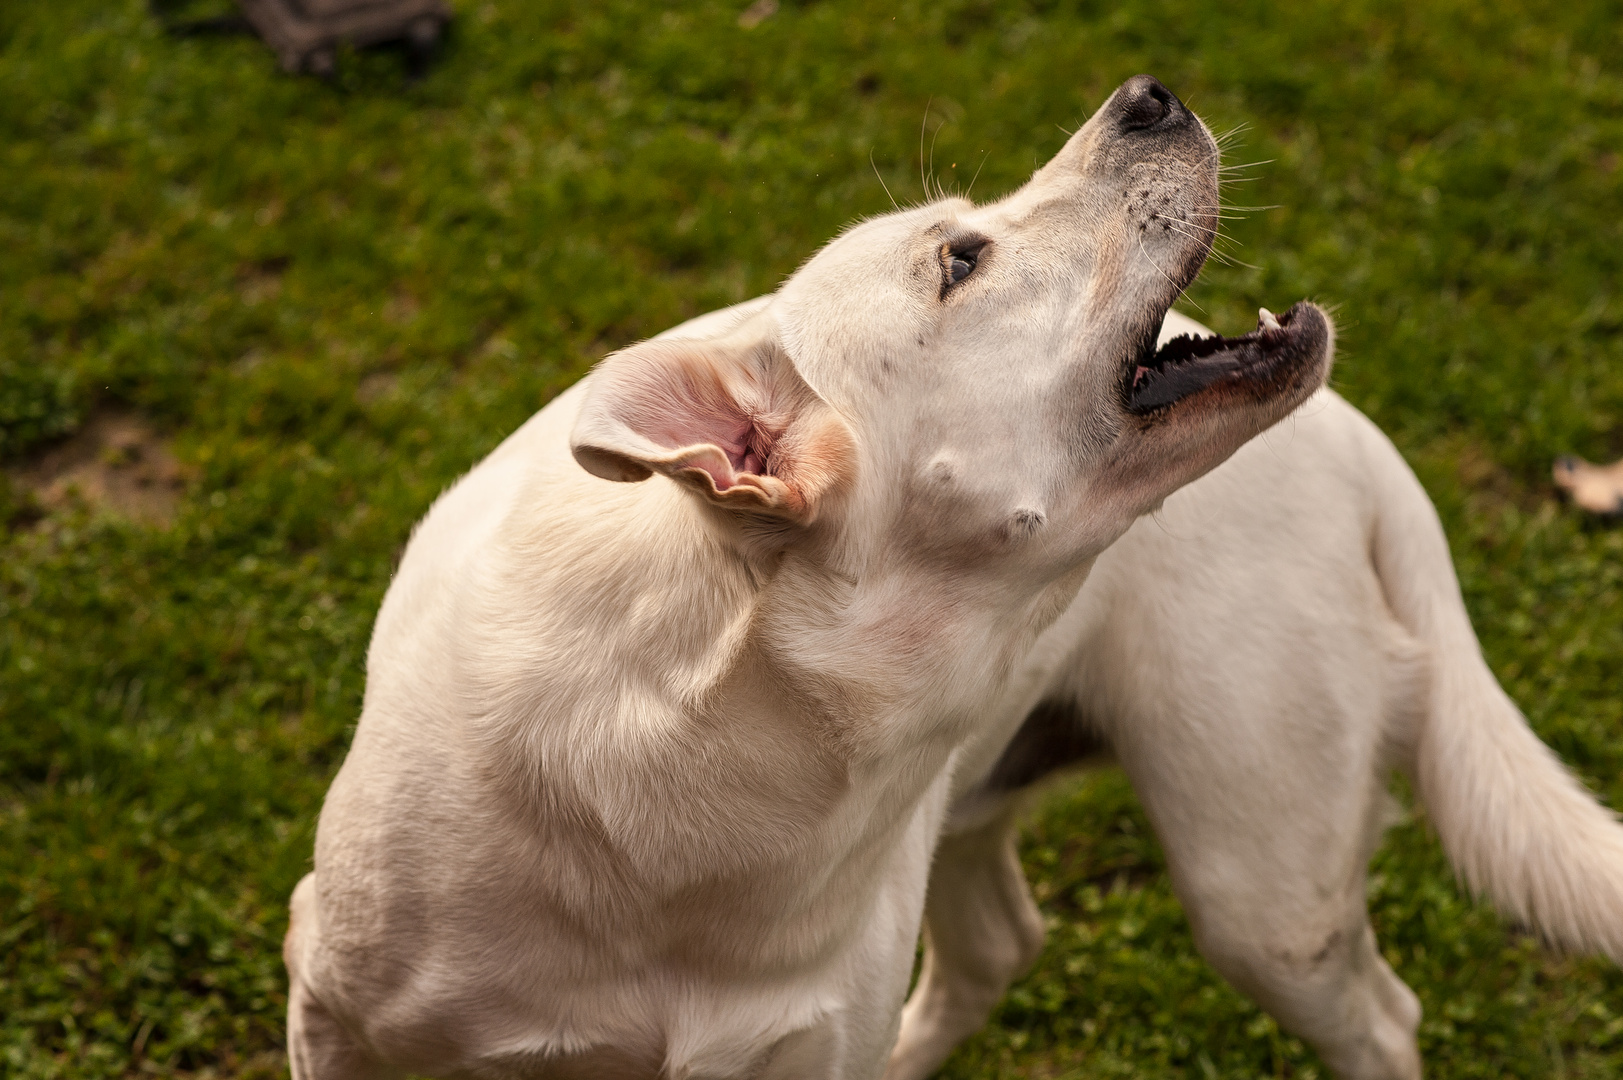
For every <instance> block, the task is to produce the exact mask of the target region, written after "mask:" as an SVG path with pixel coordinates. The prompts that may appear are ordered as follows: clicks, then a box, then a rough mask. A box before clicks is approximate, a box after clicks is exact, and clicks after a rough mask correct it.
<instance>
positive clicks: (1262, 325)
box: [1257, 308, 1280, 330]
mask: <svg viewBox="0 0 1623 1080" xmlns="http://www.w3.org/2000/svg"><path fill="white" fill-rule="evenodd" d="M1279 328H1280V326H1279V320H1278V319H1276V318H1274V313H1273V312H1271V311H1269V310H1268V309H1267V308H1258V309H1257V329H1258V330H1278V329H1279Z"/></svg>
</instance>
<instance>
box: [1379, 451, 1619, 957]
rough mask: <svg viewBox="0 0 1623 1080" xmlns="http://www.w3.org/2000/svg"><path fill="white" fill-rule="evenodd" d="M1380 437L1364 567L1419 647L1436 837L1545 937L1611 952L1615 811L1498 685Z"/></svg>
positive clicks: (1420, 769)
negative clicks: (1376, 493)
mask: <svg viewBox="0 0 1623 1080" xmlns="http://www.w3.org/2000/svg"><path fill="white" fill-rule="evenodd" d="M1380 441H1381V443H1382V444H1383V447H1382V450H1383V451H1384V452H1383V453H1381V454H1379V455H1378V456H1379V457H1381V458H1383V459H1385V460H1384V463H1382V464H1379V465H1378V466H1377V468H1376V472H1377V474H1378V475H1379V478H1380V480H1381V488H1382V491H1381V497H1380V500H1379V509H1378V520H1377V523H1376V527H1375V536H1374V544H1373V553H1374V558H1375V569H1376V573H1377V574H1378V575H1379V577H1380V580H1381V584H1382V587H1383V588H1384V589H1385V592H1386V597H1387V602H1388V603H1389V604H1390V605H1391V607H1392V610H1393V613H1394V614H1395V615H1396V616H1397V618H1398V620H1399V621H1400V622H1401V623H1403V624H1404V626H1405V627H1406V628H1407V629H1408V630H1409V632H1410V633H1412V634H1413V635H1415V637H1417V638H1419V639H1420V641H1421V642H1422V643H1423V644H1424V646H1425V648H1426V650H1427V652H1428V653H1429V654H1430V660H1431V669H1432V670H1431V681H1430V688H1429V700H1428V701H1427V702H1426V704H1425V707H1424V708H1423V709H1422V710H1421V716H1422V718H1421V719H1420V721H1419V729H1418V731H1416V732H1414V736H1415V742H1414V745H1413V751H1414V758H1413V762H1414V777H1415V782H1416V785H1417V786H1418V788H1419V790H1420V797H1421V799H1422V800H1423V801H1424V802H1425V804H1426V808H1427V812H1428V814H1429V816H1430V818H1431V821H1432V823H1433V825H1434V827H1435V828H1436V830H1437V833H1438V836H1439V837H1440V838H1441V840H1442V843H1443V849H1444V850H1445V851H1446V852H1447V853H1448V857H1449V859H1450V860H1451V861H1452V862H1453V864H1454V867H1455V869H1456V870H1457V871H1458V873H1459V874H1460V876H1461V877H1462V878H1463V879H1464V880H1465V883H1466V884H1467V886H1469V887H1470V888H1471V889H1473V890H1475V891H1476V892H1478V893H1481V894H1486V895H1487V896H1488V898H1489V899H1491V900H1492V901H1493V903H1494V905H1495V906H1496V907H1498V908H1499V909H1500V910H1501V911H1503V912H1504V913H1505V914H1507V915H1510V916H1513V917H1515V918H1517V919H1519V920H1521V921H1522V922H1523V923H1524V924H1526V925H1527V926H1529V927H1532V928H1534V929H1536V930H1537V931H1539V932H1540V933H1542V934H1543V935H1544V937H1545V938H1546V939H1547V940H1548V941H1549V942H1550V943H1551V944H1553V945H1557V946H1560V947H1564V948H1567V949H1571V950H1577V951H1582V952H1602V953H1605V954H1606V955H1607V956H1610V957H1611V958H1612V959H1613V960H1616V961H1618V962H1619V963H1623V825H1620V824H1619V822H1618V820H1617V818H1616V816H1615V815H1613V814H1612V813H1611V812H1610V811H1608V810H1607V809H1606V808H1605V807H1603V806H1601V805H1600V804H1599V803H1597V802H1596V801H1595V799H1594V797H1593V796H1591V795H1590V793H1589V792H1588V791H1586V790H1585V789H1584V787H1583V786H1582V785H1581V784H1580V783H1579V782H1578V781H1577V780H1576V779H1575V778H1574V777H1573V776H1572V774H1571V773H1569V772H1568V771H1567V769H1566V767H1565V766H1563V765H1562V764H1561V762H1560V760H1558V759H1557V758H1556V756H1555V754H1554V753H1552V752H1551V751H1550V749H1549V747H1547V746H1545V745H1544V744H1543V743H1542V742H1540V741H1539V740H1538V737H1537V736H1536V735H1534V734H1533V732H1532V731H1531V729H1529V728H1528V726H1527V722H1526V720H1525V719H1523V717H1522V714H1521V711H1520V710H1519V709H1517V708H1516V705H1515V703H1514V702H1512V701H1511V700H1510V698H1509V696H1508V695H1506V693H1505V692H1504V690H1502V689H1500V686H1499V683H1498V681H1497V680H1496V679H1494V677H1493V673H1492V672H1491V671H1489V670H1488V665H1487V663H1486V662H1485V661H1484V660H1483V658H1482V651H1481V647H1480V646H1479V645H1478V644H1477V639H1476V634H1475V633H1474V632H1473V631H1472V629H1471V623H1470V620H1469V618H1468V617H1467V616H1466V613H1465V604H1464V601H1463V599H1462V597H1461V596H1460V587H1459V582H1458V580H1457V579H1456V578H1455V576H1454V564H1453V561H1452V560H1451V559H1450V558H1449V552H1448V542H1447V540H1446V539H1445V538H1444V536H1443V529H1442V524H1441V522H1440V521H1439V520H1438V518H1437V512H1436V510H1434V509H1433V508H1432V505H1431V500H1430V499H1428V498H1427V497H1426V493H1425V490H1424V489H1423V488H1421V486H1420V482H1419V481H1418V480H1417V479H1416V478H1415V476H1414V474H1413V473H1412V472H1410V471H1409V468H1408V466H1407V465H1406V464H1404V462H1403V460H1402V459H1401V458H1400V457H1399V456H1398V454H1397V451H1396V450H1395V449H1394V448H1392V446H1391V444H1390V443H1387V442H1386V440H1385V438H1384V437H1380ZM1372 464H1373V463H1372Z"/></svg>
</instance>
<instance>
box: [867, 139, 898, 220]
mask: <svg viewBox="0 0 1623 1080" xmlns="http://www.w3.org/2000/svg"><path fill="white" fill-rule="evenodd" d="M868 164H869V165H870V166H872V167H873V174H874V175H875V176H877V177H879V186H880V187H882V188H884V189H885V198H887V199H889V200H890V205H891V209H893V210H900V209H901V206H899V205H898V204H897V202H896V196H894V195H892V194H891V193H890V185H889V184H887V183H885V178H884V177H883V176H880V174H879V166H878V165H875V164H874V159H873V151H872V150H869V151H868Z"/></svg>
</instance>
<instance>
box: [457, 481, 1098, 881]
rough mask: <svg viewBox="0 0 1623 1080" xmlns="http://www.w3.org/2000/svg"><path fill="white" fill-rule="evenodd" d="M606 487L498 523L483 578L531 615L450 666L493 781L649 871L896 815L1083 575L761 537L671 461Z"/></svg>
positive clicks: (757, 851)
mask: <svg viewBox="0 0 1623 1080" xmlns="http://www.w3.org/2000/svg"><path fill="white" fill-rule="evenodd" d="M614 495H615V498H614V500H613V502H612V503H611V504H609V505H604V504H603V503H601V502H599V503H598V504H596V505H594V506H593V507H591V510H590V512H591V514H592V515H593V517H592V520H591V521H590V522H584V521H583V520H570V519H568V518H565V519H563V520H562V521H560V516H559V514H558V513H557V506H556V504H554V507H553V512H552V513H549V514H548V515H546V516H544V517H543V516H538V517H537V518H536V519H535V522H534V527H533V529H532V530H531V531H528V532H525V531H519V532H517V533H514V534H512V535H510V536H509V538H508V540H507V542H506V544H505V545H504V546H505V548H506V558H505V559H504V560H502V561H503V562H504V563H505V564H506V565H505V566H504V567H501V568H498V570H497V572H496V573H495V574H493V575H492V576H490V577H489V579H488V580H487V581H486V582H485V583H484V585H483V590H484V591H485V592H486V594H487V595H488V597H489V598H490V600H491V606H492V608H493V610H496V609H499V610H503V611H506V612H508V613H511V612H513V611H515V610H521V611H522V610H527V611H529V612H531V613H532V617H529V618H527V619H524V620H522V621H521V622H520V623H519V626H520V627H522V634H520V635H515V633H514V631H515V629H516V627H515V623H514V621H513V619H512V617H511V614H509V616H508V617H507V618H506V619H502V620H477V621H478V622H479V624H480V625H487V626H492V627H493V628H497V629H496V630H495V632H494V633H493V634H492V636H491V638H490V639H489V640H487V641H482V642H472V643H469V646H468V648H467V650H466V652H465V658H466V662H467V665H468V667H469V672H468V674H469V677H468V678H467V679H466V680H465V686H466V691H467V693H468V695H469V696H470V697H471V698H477V699H479V700H480V701H481V703H482V704H481V707H480V708H479V709H478V710H477V712H478V715H479V717H480V719H479V721H478V727H479V737H478V739H477V746H478V748H479V753H480V755H481V757H482V758H483V759H484V760H485V762H486V767H487V768H488V769H489V770H490V771H491V772H494V773H496V774H498V775H499V777H501V779H502V784H501V787H502V788H503V789H504V790H507V791H509V792H510V793H512V794H513V795H514V796H515V797H518V798H521V799H522V800H523V801H524V802H526V803H529V804H531V805H537V806H539V808H540V810H541V811H542V813H541V817H542V818H545V819H548V820H555V821H556V820H569V821H581V822H585V821H590V822H592V823H593V824H592V826H591V828H590V829H585V830H580V831H578V833H577V839H578V840H579V841H580V842H581V843H583V844H589V846H591V847H592V849H593V852H594V854H593V856H592V857H593V858H594V859H599V858H616V859H617V860H619V861H621V862H622V866H621V869H620V872H619V873H615V874H612V875H607V876H605V877H604V878H603V880H622V881H623V880H624V877H623V875H624V874H626V873H632V874H635V875H637V876H639V877H642V878H643V879H645V881H646V882H647V883H648V884H649V885H650V886H652V887H653V888H655V889H656V890H681V889H687V888H692V887H695V886H696V885H697V884H698V881H699V879H700V878H706V877H717V876H723V877H725V876H731V875H735V874H747V873H751V872H755V871H756V870H758V869H759V868H760V867H762V866H765V865H767V864H770V863H774V862H782V861H783V860H784V859H785V858H789V857H792V856H793V855H794V853H797V852H799V853H805V852H807V851H808V849H809V848H813V847H817V846H819V845H824V844H826V843H828V842H829V841H830V834H831V833H838V834H843V840H842V841H841V842H842V843H847V844H849V843H857V844H859V845H860V843H862V842H864V841H863V836H865V835H867V834H874V835H873V836H872V837H870V839H873V840H878V839H879V837H878V836H877V833H878V832H880V831H883V829H884V828H890V829H891V830H892V831H894V829H895V828H896V827H898V826H897V824H896V823H901V822H905V821H906V820H907V819H908V817H909V808H910V805H911V804H914V803H916V802H917V800H918V799H919V798H920V797H922V794H923V792H924V791H925V789H926V788H927V787H928V786H929V785H930V784H931V783H932V781H933V780H934V779H935V778H937V777H938V776H939V775H940V774H941V772H942V770H943V769H944V768H945V767H946V766H947V763H948V760H949V757H950V755H951V754H952V752H953V750H954V749H955V748H956V747H957V746H958V745H959V744H960V743H961V742H962V741H963V740H964V739H965V738H966V736H967V735H968V734H969V733H970V731H971V730H972V726H973V724H974V723H975V721H976V720H977V718H978V715H979V711H980V709H981V707H982V705H983V703H984V702H985V700H986V699H987V697H988V696H989V695H990V694H992V693H995V692H996V690H997V689H998V688H999V687H1001V686H1002V685H1003V684H1004V683H1005V681H1006V678H1007V674H1008V671H1009V669H1010V667H1011V666H1012V664H1013V663H1014V662H1015V661H1016V660H1017V658H1018V656H1019V655H1020V654H1021V652H1022V650H1023V645H1022V642H1024V643H1028V644H1029V642H1030V641H1032V640H1034V639H1035V637H1036V635H1037V634H1038V633H1039V632H1040V631H1041V629H1042V628H1043V626H1045V625H1046V622H1047V621H1048V620H1051V619H1052V618H1053V617H1054V616H1055V615H1057V614H1058V612H1059V611H1060V610H1062V609H1063V608H1064V606H1065V604H1066V603H1068V602H1069V600H1070V598H1071V597H1072V596H1074V595H1075V592H1076V590H1077V589H1078V588H1080V585H1081V581H1082V578H1083V576H1085V569H1084V570H1081V571H1079V572H1078V573H1077V574H1075V575H1073V579H1068V580H1066V581H1063V582H1058V583H1055V585H1054V586H1052V587H1050V588H1049V589H1048V590H1046V591H1045V593H1044V595H1042V596H1038V597H1035V598H1028V601H1027V602H1026V603H1024V604H1023V605H1017V604H1012V603H1010V602H1009V599H1008V597H1007V596H1003V595H994V594H996V593H998V591H999V590H998V584H999V583H995V582H986V581H976V580H975V579H974V578H973V577H972V576H971V575H966V574H959V575H957V576H956V577H951V576H948V575H945V574H933V573H931V572H930V571H929V570H927V569H920V568H919V567H917V566H914V565H912V564H910V563H909V562H908V561H907V560H906V559H902V558H869V559H868V560H867V562H866V564H865V565H855V566H854V565H853V561H852V558H851V555H850V546H849V545H846V546H841V545H838V544H833V543H828V544H820V545H815V544H814V545H804V546H791V547H788V548H786V549H782V550H780V551H778V552H776V553H771V554H770V556H769V557H768V556H764V555H763V552H762V550H761V548H760V546H759V545H751V544H749V543H730V542H729V537H728V535H727V534H726V533H725V532H723V531H721V530H718V529H717V528H716V527H715V522H714V520H713V519H711V518H710V517H708V516H707V512H706V511H704V510H702V509H701V508H699V507H697V506H696V505H694V503H693V501H692V499H691V497H690V496H688V495H687V494H686V493H684V492H682V491H680V490H679V489H678V488H677V486H676V485H675V484H674V483H671V482H668V481H664V480H656V481H655V482H651V483H646V484H640V485H636V486H630V485H627V486H623V487H618V488H616V489H614ZM649 523H657V525H655V526H650V524H649ZM587 529H589V530H591V531H594V532H599V531H600V532H604V533H612V534H613V535H614V537H615V542H614V543H613V544H612V545H611V544H583V543H581V542H580V540H579V539H578V535H579V533H580V531H581V530H587ZM571 533H574V534H575V536H573V537H570V534H571ZM565 537H570V538H569V539H565ZM565 543H567V544H568V545H569V547H570V549H571V555H570V558H569V559H568V560H559V559H558V558H556V555H555V552H556V550H557V548H558V546H559V545H560V544H565ZM538 568H539V570H538ZM549 568H551V569H549ZM520 598H522V600H521V602H519V603H515V600H518V599H520ZM520 640H521V641H522V644H515V642H516V641H520ZM543 658H544V662H541V661H542V659H543ZM876 822H880V823H889V824H887V825H885V826H883V827H881V826H880V825H877V824H874V823H876ZM850 830H855V831H856V834H858V835H850ZM552 831H555V830H552ZM560 838H561V837H560ZM824 854H825V855H826V854H827V853H824ZM813 862H815V860H814V861H813ZM808 865H811V863H809V864H808Z"/></svg>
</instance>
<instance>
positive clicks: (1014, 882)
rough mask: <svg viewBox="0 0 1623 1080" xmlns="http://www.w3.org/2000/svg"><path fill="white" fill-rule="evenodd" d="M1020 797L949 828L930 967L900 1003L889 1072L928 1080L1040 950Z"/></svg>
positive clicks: (932, 892) (892, 1076)
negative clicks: (985, 817)
mask: <svg viewBox="0 0 1623 1080" xmlns="http://www.w3.org/2000/svg"><path fill="white" fill-rule="evenodd" d="M1015 811H1016V806H1015V800H1014V799H1012V798H1011V799H1010V801H1009V804H1008V805H1007V806H1006V807H1005V808H1004V809H1003V811H1002V812H1001V813H998V814H997V815H995V816H994V817H993V818H992V820H991V821H990V822H989V823H988V824H985V825H981V826H978V827H976V828H974V829H970V830H967V831H964V832H959V833H955V834H950V835H947V836H944V837H942V839H941V843H940V846H939V847H938V848H937V849H936V854H935V862H934V863H933V865H932V867H931V870H930V886H929V893H928V895H927V897H926V899H925V907H924V920H925V953H924V970H923V972H922V974H921V975H920V976H919V984H918V987H917V988H916V989H915V990H914V991H913V996H912V997H911V998H909V999H908V1002H907V1006H906V1008H905V1009H903V1011H902V1030H901V1034H900V1035H899V1036H898V1038H897V1040H896V1048H895V1049H894V1050H893V1051H892V1052H891V1056H890V1064H889V1066H888V1067H887V1068H886V1070H885V1076H884V1080H923V1078H924V1077H927V1076H929V1075H930V1074H931V1073H933V1072H935V1070H936V1069H937V1068H938V1067H939V1066H940V1065H941V1063H942V1062H943V1061H945V1060H946V1059H947V1055H948V1054H950V1053H951V1052H952V1049H953V1047H955V1046H957V1045H958V1043H959V1042H960V1041H962V1040H963V1039H964V1038H965V1037H966V1036H969V1035H972V1034H974V1033H975V1032H976V1031H978V1030H979V1029H980V1027H981V1025H982V1024H984V1023H985V1022H986V1017H987V1016H988V1015H989V1014H990V1013H991V1011H992V1007H993V1006H994V1005H996V1004H997V1003H998V1001H999V999H1001V998H1002V997H1003V993H1004V991H1005V990H1007V989H1008V987H1009V984H1010V983H1011V982H1013V981H1014V980H1015V979H1016V978H1018V977H1019V976H1020V975H1021V974H1022V973H1024V972H1025V970H1026V969H1027V968H1029V967H1030V966H1031V965H1032V963H1033V962H1035V961H1036V959H1037V954H1038V953H1040V952H1041V951H1042V947H1043V920H1042V915H1041V914H1040V913H1039V912H1038V911H1037V905H1036V903H1035V902H1034V901H1033V900H1032V898H1031V890H1030V889H1029V888H1027V886H1026V878H1025V874H1024V872H1023V871H1022V870H1021V868H1020V858H1019V854H1018V852H1017V851H1016V848H1015V841H1016V840H1017V838H1018V829H1017V827H1016V814H1015Z"/></svg>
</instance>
